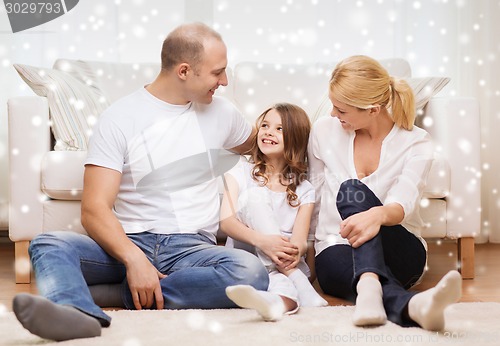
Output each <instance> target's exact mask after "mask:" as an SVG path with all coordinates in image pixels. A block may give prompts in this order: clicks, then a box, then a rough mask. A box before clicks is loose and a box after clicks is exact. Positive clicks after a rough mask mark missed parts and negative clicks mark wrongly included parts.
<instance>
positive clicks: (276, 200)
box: [227, 158, 315, 246]
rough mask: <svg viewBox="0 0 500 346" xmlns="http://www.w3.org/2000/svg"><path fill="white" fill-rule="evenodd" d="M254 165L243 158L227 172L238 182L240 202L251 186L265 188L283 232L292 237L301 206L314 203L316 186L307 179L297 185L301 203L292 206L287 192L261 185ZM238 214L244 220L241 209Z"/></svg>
mask: <svg viewBox="0 0 500 346" xmlns="http://www.w3.org/2000/svg"><path fill="white" fill-rule="evenodd" d="M253 167H254V165H253V164H252V163H250V162H248V161H246V160H245V159H244V158H242V159H241V160H240V162H239V163H238V164H237V165H236V166H235V167H234V168H233V169H231V170H230V171H229V172H227V174H230V175H231V176H233V177H234V179H235V180H236V181H237V183H238V188H239V194H238V203H239V204H241V199H242V197H243V195H244V191H246V190H248V189H250V188H259V189H263V191H266V193H267V194H268V196H269V197H270V199H271V203H272V208H273V213H274V216H275V217H276V220H277V221H278V224H279V227H280V232H281V234H282V235H284V236H287V237H291V236H292V231H293V225H294V223H295V218H296V217H297V213H298V211H299V206H300V205H304V204H308V203H314V200H315V198H314V187H313V186H312V185H311V183H310V182H308V181H307V180H304V181H303V182H302V183H300V185H299V186H297V190H296V191H295V193H296V194H297V197H298V199H299V202H300V204H299V206H297V207H292V206H290V205H289V204H288V200H287V198H286V197H287V196H286V192H277V191H272V190H270V189H269V188H268V187H266V186H262V185H260V184H259V183H258V182H257V181H255V180H254V179H253V178H252V169H253ZM238 209H239V208H238ZM236 216H237V218H238V219H239V220H240V221H241V220H242V217H241V215H239V210H238V211H237V212H236ZM310 239H311V240H314V234H311V233H310ZM228 241H229V244H228V245H229V246H231V241H232V240H230V239H228Z"/></svg>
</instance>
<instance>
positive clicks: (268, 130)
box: [220, 103, 327, 321]
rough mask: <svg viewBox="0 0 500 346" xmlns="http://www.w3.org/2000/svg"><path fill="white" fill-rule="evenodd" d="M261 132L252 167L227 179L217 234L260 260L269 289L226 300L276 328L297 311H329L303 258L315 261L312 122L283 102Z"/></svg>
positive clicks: (231, 293) (231, 290)
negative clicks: (310, 170) (314, 308)
mask: <svg viewBox="0 0 500 346" xmlns="http://www.w3.org/2000/svg"><path fill="white" fill-rule="evenodd" d="M256 125H257V128H258V132H257V135H256V137H255V141H254V145H253V148H252V149H251V151H250V162H247V161H245V160H242V161H240V162H239V163H238V165H237V166H235V167H234V168H233V169H232V170H230V171H229V172H228V173H226V175H225V183H226V189H225V193H224V198H223V201H222V207H221V221H220V229H221V230H222V231H223V232H225V233H226V234H227V235H228V236H229V238H228V241H227V244H226V245H227V246H234V247H237V248H243V249H245V250H247V251H250V252H253V253H255V254H256V255H257V256H258V257H259V258H260V259H261V260H262V262H263V264H264V265H265V266H266V268H267V269H268V272H269V279H270V283H269V288H268V291H257V290H255V289H254V288H253V287H251V286H247V285H238V286H229V287H227V289H226V294H227V296H228V297H229V299H231V300H232V301H233V302H234V303H235V304H237V305H238V306H240V307H243V308H251V309H255V310H256V311H257V312H258V313H259V314H260V315H261V316H262V318H263V319H264V320H268V321H275V320H278V319H280V318H281V317H282V316H283V314H285V313H288V314H291V313H294V312H296V311H297V310H298V308H299V305H301V306H324V305H327V302H326V301H325V300H324V299H323V298H321V296H320V295H319V294H318V293H317V292H316V291H315V290H314V288H313V287H312V285H311V284H310V282H309V280H308V278H307V275H310V270H309V267H308V265H307V264H306V262H305V261H304V256H305V255H306V253H307V259H308V260H310V261H311V260H314V252H313V251H314V250H313V248H312V246H308V241H311V240H312V239H313V235H311V234H309V223H310V219H311V214H312V211H313V205H314V204H313V203H314V188H313V187H312V185H311V184H310V183H309V182H308V181H307V180H305V179H306V170H307V164H306V156H307V142H308V138H309V132H310V129H311V123H310V121H309V118H308V116H307V114H306V113H305V111H304V110H303V109H301V108H300V107H298V106H295V105H292V104H287V103H280V104H276V105H274V106H273V107H271V108H269V109H268V110H266V111H265V112H264V113H262V114H261V115H260V116H259V117H258V119H257V124H256ZM308 234H309V236H308ZM310 263H311V264H313V263H312V261H311V262H310ZM311 268H313V267H312V266H311Z"/></svg>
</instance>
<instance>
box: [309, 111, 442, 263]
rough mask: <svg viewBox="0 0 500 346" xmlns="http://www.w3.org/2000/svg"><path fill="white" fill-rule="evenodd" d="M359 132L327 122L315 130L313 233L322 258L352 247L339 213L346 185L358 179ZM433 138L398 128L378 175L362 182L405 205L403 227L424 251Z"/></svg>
mask: <svg viewBox="0 0 500 346" xmlns="http://www.w3.org/2000/svg"><path fill="white" fill-rule="evenodd" d="M355 136H356V133H355V132H354V131H347V130H344V129H343V128H342V125H341V124H340V122H339V121H338V119H336V118H333V117H324V118H320V119H318V120H317V121H316V122H315V123H314V125H313V129H312V132H311V136H310V141H309V148H308V151H309V156H308V159H309V181H310V182H311V183H312V184H313V185H314V187H315V189H316V205H315V211H314V214H313V218H312V221H311V229H312V231H313V232H315V234H316V244H315V249H316V254H319V253H320V252H321V251H323V250H324V249H326V248H327V247H329V246H331V245H335V244H349V243H348V241H347V239H344V238H342V237H341V236H340V234H339V229H340V222H341V221H342V220H341V218H340V215H339V213H338V210H337V205H336V199H337V193H338V190H339V187H340V184H342V182H344V181H346V180H348V179H358V176H357V173H356V168H355V166H354V138H355ZM432 153H433V145H432V142H431V139H430V136H429V134H428V133H427V132H426V131H424V130H422V129H420V128H418V127H416V126H414V127H413V129H412V130H411V131H407V130H404V129H402V128H399V127H397V126H396V125H394V127H393V128H392V130H391V131H390V132H389V134H388V135H387V136H386V137H385V139H384V140H383V142H382V148H381V152H380V162H379V165H378V167H377V169H376V170H375V172H373V173H372V174H370V175H369V176H367V177H364V178H362V179H360V180H361V182H363V183H364V184H365V185H366V186H367V187H368V188H370V190H371V191H373V193H374V194H375V195H376V196H377V197H378V198H379V200H380V201H381V202H382V204H384V205H386V204H389V203H399V204H400V205H401V206H402V207H403V210H404V219H403V221H402V223H401V225H402V226H403V227H405V228H406V229H407V230H408V231H410V232H412V233H413V234H415V235H416V236H417V237H418V238H419V239H421V241H422V242H423V244H424V246H425V245H426V244H425V241H424V240H423V239H422V238H421V236H420V233H421V230H422V227H423V222H422V219H421V218H420V214H419V203H420V198H421V196H422V192H423V188H424V186H425V180H426V178H427V173H428V172H429V169H430V165H431V162H432Z"/></svg>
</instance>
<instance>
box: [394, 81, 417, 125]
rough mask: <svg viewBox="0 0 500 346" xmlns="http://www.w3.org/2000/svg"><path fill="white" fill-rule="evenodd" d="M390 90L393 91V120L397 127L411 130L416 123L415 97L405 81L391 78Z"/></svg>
mask: <svg viewBox="0 0 500 346" xmlns="http://www.w3.org/2000/svg"><path fill="white" fill-rule="evenodd" d="M389 89H390V91H391V102H390V105H391V113H392V120H393V121H394V123H396V125H397V126H399V127H401V128H403V129H405V130H411V129H412V128H413V123H414V121H415V113H416V112H415V97H414V96H413V91H412V89H411V88H410V86H409V85H408V83H407V82H406V81H405V80H402V79H395V78H394V77H391V82H390V86H389Z"/></svg>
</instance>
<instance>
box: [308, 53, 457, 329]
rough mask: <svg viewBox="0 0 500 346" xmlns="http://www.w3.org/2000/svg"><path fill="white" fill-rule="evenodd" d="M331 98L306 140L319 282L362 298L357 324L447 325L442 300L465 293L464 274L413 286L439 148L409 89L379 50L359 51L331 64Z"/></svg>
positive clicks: (423, 251)
mask: <svg viewBox="0 0 500 346" xmlns="http://www.w3.org/2000/svg"><path fill="white" fill-rule="evenodd" d="M329 97H330V100H331V102H332V105H333V110H332V113H331V115H332V117H324V118H321V119H319V120H318V121H317V122H316V123H315V124H314V127H313V130H312V133H311V137H310V144H309V165H310V171H309V174H310V176H309V180H310V181H311V183H312V184H313V185H314V186H315V189H316V198H317V200H316V206H315V213H314V216H313V220H312V224H311V228H312V231H313V232H315V234H316V245H315V247H316V254H317V255H316V273H317V276H318V281H319V283H320V286H321V288H322V289H323V291H324V292H325V293H327V294H330V295H333V296H337V297H340V298H344V299H348V300H352V301H354V300H355V301H356V307H355V312H354V315H353V322H354V324H355V325H358V326H368V325H381V324H384V323H385V322H386V320H387V319H389V320H390V321H392V322H394V323H397V324H399V325H402V326H415V325H420V326H421V327H422V328H425V329H428V330H440V329H442V328H443V327H444V314H443V311H444V309H445V308H446V307H447V306H448V305H449V304H451V303H454V302H456V301H458V299H459V298H460V295H461V277H460V274H459V273H458V272H456V271H451V272H449V273H448V274H446V276H445V277H444V278H443V279H442V280H441V281H440V282H439V283H438V285H437V286H436V287H434V288H432V289H430V290H428V291H425V292H422V293H418V294H416V293H415V292H408V291H407V289H408V288H410V287H411V286H413V285H415V284H416V283H417V282H418V280H419V278H420V277H421V276H422V274H423V272H424V268H425V264H426V259H427V246H426V243H425V241H424V240H423V239H422V237H421V236H420V232H421V229H422V226H423V223H422V220H421V219H420V216H419V202H420V198H421V196H422V191H423V188H424V185H425V180H426V177H427V174H428V171H429V168H430V165H431V162H432V151H433V148H432V143H431V139H430V137H429V135H428V134H427V132H425V131H424V130H422V129H420V128H417V127H415V126H413V122H414V119H415V105H414V97H413V93H412V90H411V89H410V87H409V86H408V84H407V83H406V82H405V81H403V80H398V79H395V78H393V77H391V76H389V74H388V73H387V71H386V70H385V69H384V68H383V67H382V66H381V65H380V64H379V63H378V62H377V61H375V60H374V59H372V58H369V57H366V56H353V57H350V58H348V59H345V60H344V61H342V62H340V63H339V64H338V65H337V66H336V68H335V70H334V71H333V73H332V76H331V79H330V85H329Z"/></svg>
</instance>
